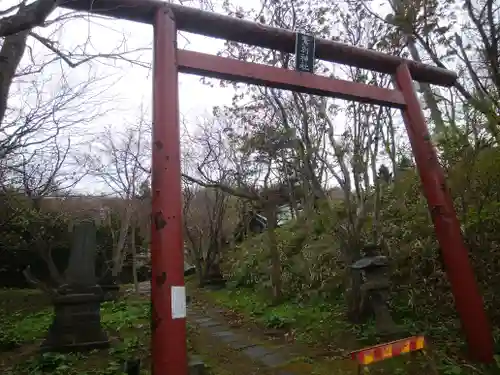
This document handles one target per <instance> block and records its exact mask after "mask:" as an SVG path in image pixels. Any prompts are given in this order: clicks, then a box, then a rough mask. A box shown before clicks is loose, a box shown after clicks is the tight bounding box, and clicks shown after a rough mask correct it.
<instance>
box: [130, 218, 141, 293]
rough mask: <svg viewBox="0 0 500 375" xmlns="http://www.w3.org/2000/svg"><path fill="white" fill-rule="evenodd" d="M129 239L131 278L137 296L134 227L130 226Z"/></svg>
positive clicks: (137, 279) (137, 282)
mask: <svg viewBox="0 0 500 375" xmlns="http://www.w3.org/2000/svg"><path fill="white" fill-rule="evenodd" d="M130 237H131V238H130V251H131V254H132V278H133V280H134V288H135V292H136V293H137V294H139V278H138V277H137V249H136V247H135V226H132V231H131V233H130Z"/></svg>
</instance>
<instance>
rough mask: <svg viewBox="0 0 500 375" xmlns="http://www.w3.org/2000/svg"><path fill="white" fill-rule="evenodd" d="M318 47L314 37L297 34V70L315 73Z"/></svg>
mask: <svg viewBox="0 0 500 375" xmlns="http://www.w3.org/2000/svg"><path fill="white" fill-rule="evenodd" d="M315 47H316V44H315V40H314V37H313V36H312V35H307V34H302V33H297V34H296V37H295V70H298V71H299V72H308V73H313V72H314V49H315Z"/></svg>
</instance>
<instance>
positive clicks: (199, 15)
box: [61, 0, 457, 86]
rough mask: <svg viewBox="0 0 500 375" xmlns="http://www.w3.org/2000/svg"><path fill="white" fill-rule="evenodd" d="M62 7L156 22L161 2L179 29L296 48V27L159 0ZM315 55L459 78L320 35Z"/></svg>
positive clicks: (79, 1)
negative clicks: (261, 22) (289, 28)
mask: <svg viewBox="0 0 500 375" xmlns="http://www.w3.org/2000/svg"><path fill="white" fill-rule="evenodd" d="M61 6H62V7H65V8H69V9H73V10H79V11H85V12H91V13H98V14H101V15H105V16H109V17H114V18H121V19H126V20H130V21H136V22H143V23H148V24H153V23H154V17H155V14H156V11H157V10H158V9H159V8H160V7H168V8H169V9H170V10H171V11H172V13H173V14H174V16H175V21H176V26H177V29H178V30H183V31H188V32H191V33H195V34H199V35H206V36H209V37H214V38H220V39H226V40H232V41H235V42H240V43H245V44H249V45H253V46H259V47H264V48H270V49H274V50H277V51H282V52H288V53H294V51H295V33H294V32H293V31H290V30H285V29H280V28H276V27H271V26H267V25H264V24H260V23H256V22H250V21H246V20H243V19H239V18H235V17H229V16H225V15H222V14H217V13H213V12H207V11H203V10H199V9H194V8H189V7H185V6H181V5H175V4H167V3H165V2H164V1H160V0H66V1H64V2H63V3H62V4H61ZM316 58H318V59H320V60H325V61H330V62H335V63H339V64H346V65H349V66H354V67H357V68H362V69H368V70H371V71H376V72H379V73H387V74H394V73H395V72H396V69H397V68H398V67H399V66H400V65H401V64H406V65H407V66H408V68H409V70H410V73H411V75H412V78H413V79H414V80H416V81H419V82H426V83H431V84H436V85H441V86H452V85H453V84H454V83H455V81H456V79H457V75H456V74H455V73H454V72H452V71H449V70H446V69H442V68H438V67H435V66H431V65H426V64H422V63H418V62H415V61H413V60H406V59H402V58H400V57H397V56H391V55H386V54H384V53H381V52H378V51H375V50H370V49H364V48H359V47H354V46H349V45H347V44H343V43H339V42H335V41H332V40H327V39H322V38H316Z"/></svg>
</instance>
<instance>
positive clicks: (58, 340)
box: [41, 220, 109, 352]
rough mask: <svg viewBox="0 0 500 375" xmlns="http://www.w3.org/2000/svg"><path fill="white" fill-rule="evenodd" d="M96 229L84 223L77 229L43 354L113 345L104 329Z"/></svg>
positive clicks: (55, 299) (91, 222)
mask: <svg viewBox="0 0 500 375" xmlns="http://www.w3.org/2000/svg"><path fill="white" fill-rule="evenodd" d="M95 256H96V226H95V223H94V222H93V221H92V220H84V221H81V222H79V223H77V224H75V225H74V227H73V243H72V247H71V252H70V256H69V262H68V267H67V269H66V271H65V274H64V276H65V282H66V283H65V284H64V285H61V286H60V287H59V288H58V289H57V291H56V294H55V295H54V296H53V304H54V318H53V321H52V324H51V326H50V327H49V331H48V335H47V338H46V340H45V341H44V342H43V344H42V347H41V349H42V350H43V351H66V352H69V351H81V350H91V349H96V348H103V347H107V346H108V345H109V340H108V337H107V335H106V333H105V332H104V331H103V329H102V327H101V302H102V301H103V292H102V290H101V288H100V287H99V286H98V285H97V283H96V275H95Z"/></svg>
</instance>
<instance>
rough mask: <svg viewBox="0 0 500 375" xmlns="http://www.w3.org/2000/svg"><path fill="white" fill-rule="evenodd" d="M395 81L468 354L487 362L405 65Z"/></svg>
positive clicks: (479, 315)
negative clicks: (403, 103) (403, 107)
mask: <svg viewBox="0 0 500 375" xmlns="http://www.w3.org/2000/svg"><path fill="white" fill-rule="evenodd" d="M396 83H397V86H398V89H399V90H400V91H401V92H402V94H403V96H404V99H405V102H406V108H405V109H404V110H403V119H404V122H405V125H406V131H407V133H408V138H409V140H410V143H411V148H412V150H413V155H414V156H415V162H416V164H417V169H418V173H419V175H420V180H421V181H422V188H423V191H424V195H425V197H426V199H427V204H428V206H429V211H430V213H431V216H432V221H433V222H434V227H435V229H436V236H437V239H438V241H439V245H440V247H441V253H442V255H443V260H444V263H445V267H446V273H447V275H448V279H449V281H450V285H451V289H452V291H453V295H454V297H455V305H456V307H457V312H458V314H459V316H460V320H461V321H462V326H463V329H464V332H465V335H466V337H467V343H468V346H469V355H470V356H471V358H472V359H474V360H476V361H480V362H486V363H488V362H491V361H492V359H493V350H494V349H493V340H492V337H491V329H490V325H489V322H488V319H487V317H486V313H485V311H484V306H483V300H482V298H481V294H480V293H479V289H478V286H477V283H476V279H475V277H474V271H473V269H472V265H471V263H470V261H469V255H468V251H467V249H466V247H465V244H464V240H463V237H462V233H461V230H460V223H459V221H458V218H457V214H456V212H455V208H454V206H453V201H452V198H451V194H450V192H449V190H448V187H447V185H446V179H445V176H444V172H443V170H442V168H441V165H440V164H439V161H438V158H437V153H436V150H435V148H434V146H433V144H432V140H431V137H430V134H429V129H428V127H427V124H426V121H425V117H424V114H423V112H422V109H421V107H420V103H419V100H418V97H417V94H416V92H415V88H414V87H413V80H412V78H411V74H410V71H409V70H408V67H407V66H406V65H405V64H403V65H401V66H400V67H399V68H398V70H397V72H396Z"/></svg>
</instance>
